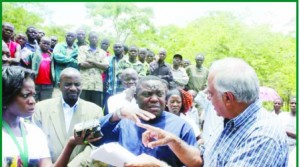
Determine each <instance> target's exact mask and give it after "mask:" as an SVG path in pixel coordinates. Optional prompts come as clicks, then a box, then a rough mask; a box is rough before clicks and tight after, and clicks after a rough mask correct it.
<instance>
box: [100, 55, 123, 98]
mask: <svg viewBox="0 0 300 167" xmlns="http://www.w3.org/2000/svg"><path fill="white" fill-rule="evenodd" d="M123 59H124V57H123ZM120 60H122V58H121V59H118V58H117V57H116V56H109V57H108V62H109V67H108V69H107V70H106V74H107V77H106V82H105V83H106V84H107V93H108V94H110V95H113V94H116V93H118V92H122V91H123V90H124V88H123V86H122V83H121V81H120V80H119V78H118V77H117V71H118V62H119V61H120Z"/></svg>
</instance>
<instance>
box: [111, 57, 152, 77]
mask: <svg viewBox="0 0 300 167" xmlns="http://www.w3.org/2000/svg"><path fill="white" fill-rule="evenodd" d="M126 68H133V69H135V70H136V72H137V73H138V74H139V76H140V77H141V76H146V73H147V69H146V68H145V67H144V64H143V63H141V62H140V61H138V60H137V61H136V62H135V63H131V62H130V61H129V59H122V60H120V62H119V65H118V72H117V75H119V74H121V73H122V71H123V70H125V69H126Z"/></svg>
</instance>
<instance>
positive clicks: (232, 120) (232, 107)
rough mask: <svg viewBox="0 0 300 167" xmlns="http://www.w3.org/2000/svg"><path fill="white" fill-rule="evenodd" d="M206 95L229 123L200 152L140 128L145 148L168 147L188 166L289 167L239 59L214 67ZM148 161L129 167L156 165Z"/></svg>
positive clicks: (281, 138) (280, 135)
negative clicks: (142, 131)
mask: <svg viewBox="0 0 300 167" xmlns="http://www.w3.org/2000/svg"><path fill="white" fill-rule="evenodd" d="M207 93H208V99H209V100H211V102H212V105H213V106H214V109H215V111H216V112H217V114H218V115H220V116H222V117H224V118H226V119H229V121H228V122H227V123H226V124H225V127H224V130H223V131H222V132H221V134H220V135H219V136H217V137H215V138H211V139H209V140H208V141H205V144H204V145H202V146H201V148H200V152H199V150H197V149H193V148H192V147H191V146H188V145H187V144H185V143H184V142H183V141H182V140H180V139H179V138H177V137H175V136H174V135H173V134H170V133H168V132H165V131H163V130H161V129H158V128H155V127H151V126H149V125H143V124H139V126H141V127H144V128H146V129H147V131H146V132H144V134H143V143H144V145H145V146H146V147H150V148H152V147H155V146H158V145H168V146H169V147H170V148H171V150H172V151H173V152H174V153H175V154H176V156H177V157H178V158H179V159H180V160H181V161H182V162H183V163H184V164H185V165H186V166H206V167H215V166H218V167H219V166H226V167H228V166H234V167H235V166H280V167H285V166H287V162H288V145H287V135H286V134H285V131H284V129H283V127H282V126H281V124H280V123H279V121H278V119H277V118H276V116H275V115H273V114H271V113H269V112H267V111H266V110H265V109H264V108H263V107H262V103H261V101H260V100H259V99H258V96H259V81H258V78H257V75H256V73H255V71H254V69H253V68H252V67H251V66H249V65H248V64H247V63H246V62H244V61H243V60H241V59H237V58H225V59H222V60H218V61H216V62H214V63H213V64H212V66H211V68H210V70H209V76H208V88H207ZM154 134H155V135H154ZM153 136H154V139H155V140H153ZM151 158H152V157H151ZM147 159H148V158H145V155H143V157H142V158H141V160H142V161H141V162H140V161H133V162H139V164H142V165H143V166H144V165H148V164H151V163H152V164H151V165H150V166H153V163H156V162H157V161H151V162H149V161H147ZM133 164H135V165H136V163H129V164H127V166H132V165H133ZM161 166H162V165H161Z"/></svg>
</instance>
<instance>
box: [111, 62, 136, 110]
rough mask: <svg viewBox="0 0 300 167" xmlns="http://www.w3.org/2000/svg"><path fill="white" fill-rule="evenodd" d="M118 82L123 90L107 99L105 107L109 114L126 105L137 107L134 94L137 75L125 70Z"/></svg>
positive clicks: (134, 72)
mask: <svg viewBox="0 0 300 167" xmlns="http://www.w3.org/2000/svg"><path fill="white" fill-rule="evenodd" d="M120 80H121V82H122V85H123V86H124V88H125V90H124V91H123V92H121V93H118V94H116V95H113V96H111V97H109V98H108V100H107V107H108V112H109V113H113V112H115V111H116V110H117V109H120V108H121V107H123V106H126V105H131V104H132V105H136V106H137V104H136V101H135V98H134V93H135V88H136V87H135V86H136V84H137V81H138V73H137V72H136V71H135V70H134V69H132V68H126V69H125V70H124V71H123V72H122V74H121V75H120Z"/></svg>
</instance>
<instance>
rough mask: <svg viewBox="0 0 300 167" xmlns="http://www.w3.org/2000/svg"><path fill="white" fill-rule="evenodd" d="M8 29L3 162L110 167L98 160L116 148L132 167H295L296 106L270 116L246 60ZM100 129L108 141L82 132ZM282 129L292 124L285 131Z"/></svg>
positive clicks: (276, 107)
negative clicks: (95, 153) (89, 125)
mask: <svg viewBox="0 0 300 167" xmlns="http://www.w3.org/2000/svg"><path fill="white" fill-rule="evenodd" d="M14 32H15V29H14V26H13V25H12V24H11V23H3V24H2V39H3V40H2V65H3V66H2V83H3V86H2V92H3V95H2V99H3V106H2V111H3V112H2V120H3V122H4V123H3V125H2V134H3V136H2V141H3V142H2V150H3V151H2V161H3V162H4V164H8V165H9V166H11V165H12V164H15V165H16V166H25V167H26V166H34V165H35V166H52V165H54V166H71V167H75V166H107V164H105V163H103V162H99V161H96V160H93V159H91V158H90V154H91V151H92V150H93V149H95V148H97V147H99V146H101V145H102V144H105V143H109V142H118V143H119V144H120V145H122V146H123V147H124V148H126V149H127V150H129V151H130V152H132V153H133V154H135V155H137V158H136V159H135V160H134V161H132V162H128V163H126V164H124V166H127V167H133V166H151V167H152V166H172V167H176V166H197V167H199V166H288V165H290V166H292V165H293V164H295V163H296V162H295V161H296V160H295V159H293V158H289V157H293V155H294V154H295V152H296V151H295V150H296V149H295V146H296V138H297V135H296V103H297V102H296V101H297V100H296V98H295V97H293V98H292V99H291V102H290V103H291V104H290V106H291V112H284V111H281V106H282V100H281V99H274V111H272V112H269V111H266V110H265V109H264V108H263V107H262V102H261V100H260V99H259V80H258V78H257V75H256V73H255V71H254V69H253V68H252V67H251V66H250V65H249V64H247V63H246V62H245V61H244V60H242V59H238V58H224V59H221V60H216V61H214V62H212V65H211V67H210V68H209V69H207V68H205V67H203V65H202V64H203V62H204V60H205V55H204V54H202V53H198V54H196V55H195V59H194V60H195V65H193V63H191V62H190V61H189V60H185V59H184V58H183V56H182V55H181V54H175V55H173V62H172V64H168V63H167V62H165V59H166V57H167V56H168V54H167V51H166V50H165V49H163V48H162V49H160V50H159V51H158V53H157V55H155V53H154V52H153V51H151V50H150V49H148V48H139V47H137V46H136V45H130V46H129V47H127V45H125V44H123V43H120V42H115V43H114V44H113V54H112V53H110V52H109V47H110V41H109V40H108V39H102V40H100V39H99V35H98V34H97V33H96V32H94V31H91V32H89V33H88V35H87V40H86V32H85V31H84V30H83V29H79V30H77V31H76V32H72V31H69V32H67V33H66V35H65V41H63V42H59V41H58V38H57V36H54V35H53V34H49V35H51V36H50V37H48V36H47V35H48V34H45V32H44V31H43V30H39V29H37V28H35V27H33V26H29V27H28V28H27V29H26V32H25V34H26V35H24V34H14ZM91 120H98V121H99V124H100V125H101V132H102V133H103V136H102V137H94V133H91V134H89V135H88V136H85V131H83V133H82V134H81V135H78V134H77V133H75V132H74V127H75V125H76V124H78V123H83V122H88V121H91ZM283 123H284V124H283Z"/></svg>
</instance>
